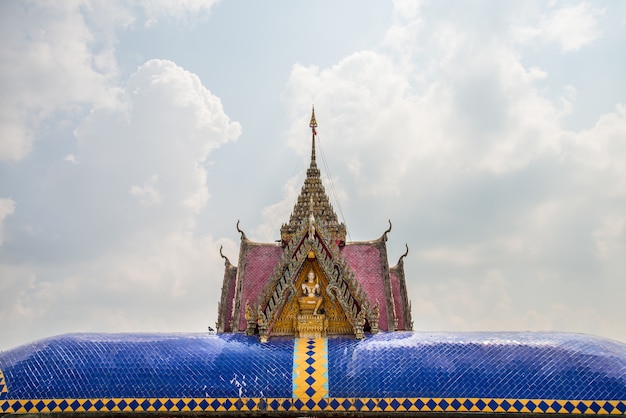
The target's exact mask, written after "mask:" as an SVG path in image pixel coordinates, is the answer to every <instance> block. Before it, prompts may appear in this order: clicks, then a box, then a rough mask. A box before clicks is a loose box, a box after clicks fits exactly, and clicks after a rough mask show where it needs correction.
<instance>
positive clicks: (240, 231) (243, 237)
mask: <svg viewBox="0 0 626 418" xmlns="http://www.w3.org/2000/svg"><path fill="white" fill-rule="evenodd" d="M237 231H238V232H239V233H240V234H241V239H242V240H244V239H245V240H247V239H248V237H247V236H246V233H245V232H243V231H242V230H241V229H240V228H239V219H237Z"/></svg>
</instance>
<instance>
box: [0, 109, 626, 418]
mask: <svg viewBox="0 0 626 418" xmlns="http://www.w3.org/2000/svg"><path fill="white" fill-rule="evenodd" d="M310 125H311V129H312V131H313V135H312V150H311V164H310V166H309V169H308V171H307V176H306V179H305V181H304V186H303V187H302V191H301V193H300V196H299V197H298V200H297V202H296V204H295V207H294V210H293V213H292V214H291V217H290V219H289V221H288V222H287V223H285V224H284V225H283V226H282V228H281V231H280V232H281V239H280V240H279V242H277V243H256V242H252V241H250V240H249V239H248V238H247V237H246V235H245V233H243V231H241V229H239V226H237V228H238V229H239V232H240V234H241V247H240V252H239V260H238V265H237V266H234V265H232V264H231V263H230V261H229V260H228V258H226V257H225V256H224V255H222V256H223V257H224V259H225V264H226V269H225V273H224V279H223V288H222V296H221V300H220V303H219V308H218V314H219V316H218V321H217V325H218V332H217V333H215V332H208V333H207V332H197V333H138V332H135V333H113V334H105V333H74V334H65V335H57V336H52V337H49V338H44V339H41V340H38V341H33V342H30V343H28V344H24V345H22V346H19V347H14V348H12V349H10V350H7V351H4V352H0V417H3V416H7V418H8V417H9V416H23V417H41V418H90V417H93V418H110V417H120V418H146V417H154V418H159V417H181V418H198V417H223V416H234V417H238V416H264V417H292V418H293V417H348V416H351V417H352V416H373V417H375V416H389V415H394V414H400V415H402V416H414V417H422V418H424V417H426V418H428V417H441V416H448V417H452V418H460V417H467V416H472V415H473V416H476V417H482V418H484V417H485V416H489V415H491V416H498V417H508V418H515V417H519V416H520V415H521V416H524V417H529V418H537V417H538V416H548V415H555V414H559V415H567V416H582V415H621V416H624V415H626V344H624V343H622V342H618V341H611V340H609V339H606V338H602V337H595V336H589V335H581V334H572V333H560V332H415V331H412V330H411V327H412V323H411V312H410V304H409V301H408V297H407V291H406V283H405V277H404V267H403V259H404V258H405V256H406V253H405V254H404V255H402V256H401V257H400V259H399V260H398V263H397V264H396V265H395V266H392V267H390V266H389V264H388V261H387V250H386V240H387V235H388V234H389V232H390V229H391V226H389V229H387V230H386V231H384V232H383V233H382V235H381V236H380V237H379V238H378V239H375V240H372V241H367V242H347V241H346V227H345V225H344V224H343V223H340V222H339V221H338V220H337V215H336V214H335V212H334V210H333V208H332V207H331V205H330V203H329V201H328V197H327V196H326V192H325V190H324V187H323V185H322V182H321V180H320V172H319V170H318V168H317V163H316V160H315V135H316V133H315V128H316V126H317V123H316V120H315V114H314V113H313V115H312V118H311V124H310ZM407 251H408V250H407ZM0 337H1V336H0Z"/></svg>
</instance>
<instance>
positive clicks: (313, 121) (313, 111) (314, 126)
mask: <svg viewBox="0 0 626 418" xmlns="http://www.w3.org/2000/svg"><path fill="white" fill-rule="evenodd" d="M309 126H310V127H311V129H313V135H316V134H317V132H315V128H317V121H316V120H315V106H312V110H311V123H309Z"/></svg>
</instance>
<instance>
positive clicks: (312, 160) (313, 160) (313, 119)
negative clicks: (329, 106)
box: [309, 106, 317, 167]
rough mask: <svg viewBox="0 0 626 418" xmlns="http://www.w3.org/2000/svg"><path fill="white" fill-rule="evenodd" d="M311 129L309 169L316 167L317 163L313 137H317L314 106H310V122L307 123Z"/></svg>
mask: <svg viewBox="0 0 626 418" xmlns="http://www.w3.org/2000/svg"><path fill="white" fill-rule="evenodd" d="M309 126H310V127H311V132H312V135H311V167H317V163H316V162H315V135H317V131H316V130H315V128H317V120H315V106H312V109H311V122H310V123H309Z"/></svg>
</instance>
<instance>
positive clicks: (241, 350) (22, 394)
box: [0, 332, 626, 416]
mask: <svg viewBox="0 0 626 418" xmlns="http://www.w3.org/2000/svg"><path fill="white" fill-rule="evenodd" d="M318 340H319V341H318ZM301 342H302V343H303V344H301V345H302V346H301V347H300V346H298V340H294V339H293V338H282V339H280V338H273V339H270V342H269V343H266V344H261V343H260V342H259V341H258V339H257V338H256V337H247V336H244V335H240V334H234V335H233V334H226V335H219V336H211V335H207V334H109V335H106V334H72V335H64V336H59V337H54V338H49V339H46V340H41V341H37V342H35V343H32V344H28V345H25V346H22V347H17V348H15V349H12V350H9V351H6V352H4V353H0V416H2V415H4V414H29V413H44V414H47V413H57V412H64V413H90V412H95V413H107V414H108V413H116V412H158V413H164V414H168V413H177V412H201V413H212V412H219V413H224V412H228V413H231V412H232V413H233V414H240V413H242V412H245V413H248V412H264V413H270V414H278V415H280V414H281V413H285V414H287V415H294V414H297V413H300V412H311V413H314V414H315V415H324V414H326V413H330V414H332V413H337V412H350V413H377V412H461V413H467V412H477V413H502V412H508V413H526V414H528V413H530V414H552V413H567V414H591V415H599V414H618V415H626V345H624V344H622V343H618V342H615V341H610V340H606V339H602V338H597V337H591V336H585V335H576V334H557V333H437V334H433V333H411V332H405V333H390V334H384V333H383V334H378V335H375V336H367V338H366V339H365V340H361V341H357V340H355V339H353V338H349V337H332V338H328V339H316V340H315V341H308V340H303V341H301ZM294 345H295V346H298V347H299V348H298V349H297V350H294ZM322 360H323V361H322ZM322 376H323V377H324V379H323V380H324V381H323V382H322V380H321V377H322ZM326 377H327V378H328V380H326Z"/></svg>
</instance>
